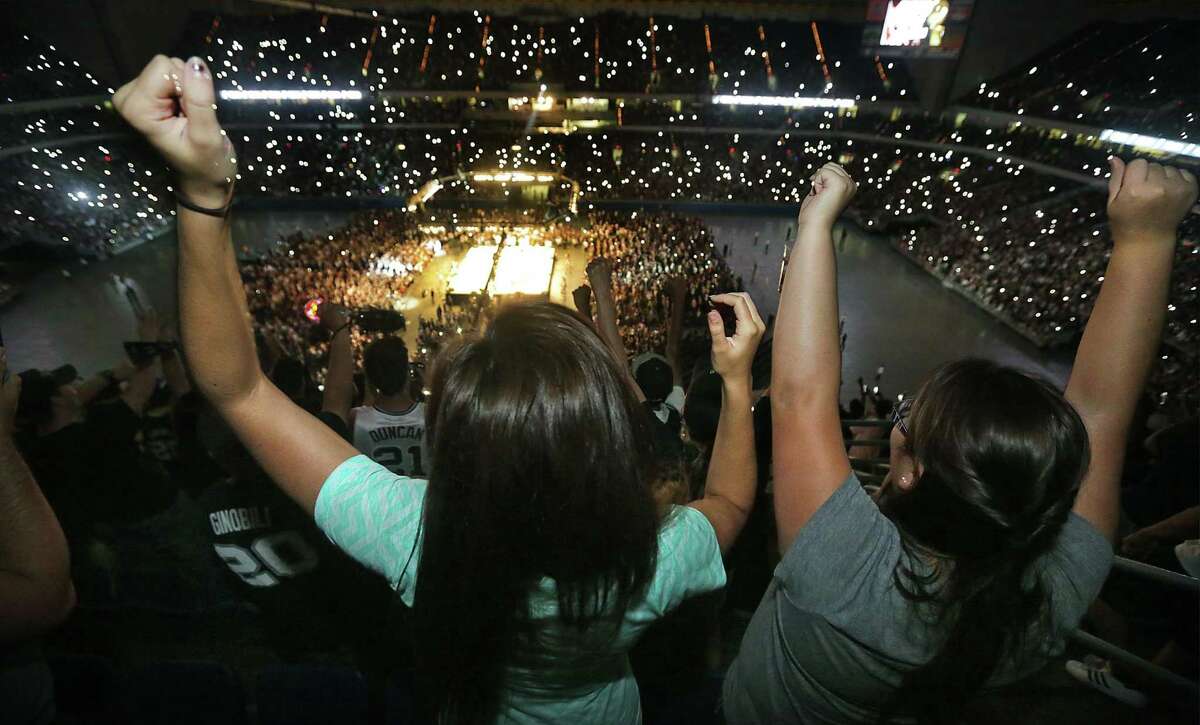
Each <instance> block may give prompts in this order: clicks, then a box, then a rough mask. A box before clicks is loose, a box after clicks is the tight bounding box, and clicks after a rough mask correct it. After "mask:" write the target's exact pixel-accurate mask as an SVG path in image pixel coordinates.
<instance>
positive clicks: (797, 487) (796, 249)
mask: <svg viewBox="0 0 1200 725" xmlns="http://www.w3.org/2000/svg"><path fill="white" fill-rule="evenodd" d="M856 190H857V185H856V184H855V183H854V181H853V180H852V179H851V178H850V176H849V175H848V174H847V173H846V172H845V171H844V170H843V169H842V167H841V166H838V165H837V164H833V163H829V164H825V165H824V166H822V167H821V168H820V169H818V170H817V172H816V173H815V174H813V177H812V189H811V190H810V191H809V194H808V196H807V197H805V199H804V202H803V203H802V204H801V206H800V218H799V220H798V222H797V224H796V241H795V244H794V245H793V247H792V251H791V257H790V261H789V263H788V274H787V276H786V278H785V280H784V284H783V291H782V292H781V293H780V297H779V312H778V315H777V317H776V318H775V336H774V338H773V344H772V356H771V425H772V431H773V432H772V440H773V444H772V450H774V456H773V465H774V474H775V523H776V527H777V529H778V536H779V551H780V553H784V552H786V551H787V550H788V547H789V546H790V545H791V543H792V539H794V538H795V536H796V532H798V531H799V530H800V527H802V526H804V524H805V523H806V522H807V521H808V520H809V518H811V517H812V515H813V514H814V513H816V511H817V509H819V508H820V507H821V504H823V503H825V500H826V499H828V498H829V497H830V495H832V494H833V492H834V491H836V490H837V488H838V486H839V485H840V484H841V483H842V482H843V481H844V480H845V479H846V476H847V475H848V474H849V473H850V462H849V460H848V459H847V458H846V449H845V446H844V445H843V443H842V425H841V421H840V419H839V417H838V410H839V407H838V387H839V384H840V379H841V367H842V355H841V349H840V340H839V330H838V301H837V262H836V260H835V259H834V252H833V236H832V230H833V224H834V222H835V221H837V218H838V215H839V214H841V212H842V209H844V208H845V207H846V204H847V203H849V201H850V199H851V197H853V196H854V192H855V191H856Z"/></svg>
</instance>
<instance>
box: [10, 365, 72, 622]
mask: <svg viewBox="0 0 1200 725" xmlns="http://www.w3.org/2000/svg"><path fill="white" fill-rule="evenodd" d="M7 366H8V360H7V355H6V354H5V351H4V348H2V347H0V645H5V644H8V643H11V642H18V641H21V640H25V639H29V638H31V637H36V636H37V635H40V634H42V633H44V632H46V631H47V630H50V629H52V628H53V627H55V626H57V625H58V624H59V623H61V622H62V621H63V620H64V619H66V617H67V614H69V613H70V611H71V609H72V607H74V606H75V587H74V585H73V584H72V583H71V562H70V555H69V553H68V551H67V540H66V538H65V537H64V536H63V532H62V527H60V526H59V525H58V519H57V518H55V516H54V511H53V510H51V508H50V504H48V503H46V499H45V497H44V496H42V490H41V488H39V487H38V484H37V481H35V480H34V479H33V473H31V472H30V470H29V466H27V465H25V461H24V459H22V458H21V454H20V453H18V452H17V446H16V444H14V443H13V439H12V434H13V417H14V416H15V415H16V411H17V401H18V400H19V399H20V396H21V378H20V377H18V376H16V375H12V376H6V375H5V372H6V370H7ZM5 378H7V379H5Z"/></svg>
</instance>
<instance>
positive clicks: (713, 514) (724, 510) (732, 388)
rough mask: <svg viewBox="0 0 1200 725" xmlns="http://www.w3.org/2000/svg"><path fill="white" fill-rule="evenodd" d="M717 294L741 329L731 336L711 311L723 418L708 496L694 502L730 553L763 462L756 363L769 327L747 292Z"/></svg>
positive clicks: (750, 506) (710, 326)
mask: <svg viewBox="0 0 1200 725" xmlns="http://www.w3.org/2000/svg"><path fill="white" fill-rule="evenodd" d="M712 299H713V301H714V302H719V303H722V304H727V305H730V306H732V307H733V311H734V314H735V315H737V329H736V330H735V332H734V335H733V337H726V336H725V323H724V322H722V320H721V315H720V313H717V312H710V313H709V315H708V331H709V334H710V335H711V336H712V361H713V367H714V368H715V369H716V371H717V373H719V374H720V375H721V417H720V418H719V419H718V421H717V438H716V440H715V441H714V442H713V452H712V460H711V462H710V463H709V465H708V478H707V479H706V481H705V484H704V497H703V498H701V499H699V500H696V501H693V502H692V503H691V504H689V505H690V506H691V507H692V508H695V509H697V510H699V511H700V512H701V513H703V514H704V515H705V516H706V517H707V518H708V520H709V522H710V523H711V524H712V526H713V529H715V530H716V532H717V543H718V544H719V545H720V547H721V552H722V553H724V552H726V551H728V550H729V547H731V546H733V544H734V542H735V541H737V537H738V534H740V533H741V531H742V527H743V526H745V525H746V519H747V518H748V517H749V516H750V511H751V510H752V509H753V508H754V493H755V488H756V483H757V481H756V479H757V477H758V467H757V465H756V461H755V454H754V413H753V412H752V410H751V403H752V394H751V391H750V385H751V383H750V366H751V365H752V364H753V363H754V351H755V350H757V349H758V343H759V341H760V340H762V336H763V333H764V332H766V330H767V326H766V325H765V324H763V321H762V318H761V317H759V314H758V310H757V309H756V308H755V306H754V301H753V300H751V299H750V295H748V294H746V293H745V292H738V293H735V294H725V295H716V296H715V297H713V298H712Z"/></svg>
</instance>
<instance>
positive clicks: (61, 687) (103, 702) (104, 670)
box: [49, 655, 121, 725]
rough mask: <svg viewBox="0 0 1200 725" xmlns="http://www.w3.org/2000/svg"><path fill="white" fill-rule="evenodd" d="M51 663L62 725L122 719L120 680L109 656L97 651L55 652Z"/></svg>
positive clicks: (95, 724) (101, 724) (99, 724)
mask: <svg viewBox="0 0 1200 725" xmlns="http://www.w3.org/2000/svg"><path fill="white" fill-rule="evenodd" d="M49 663H50V671H51V672H52V673H54V702H55V705H56V706H57V709H58V719H57V720H56V722H57V723H59V725H107V724H108V723H114V724H115V723H117V722H119V721H120V719H121V718H119V717H118V710H117V708H118V705H119V702H120V693H119V690H118V680H117V674H116V670H115V669H114V667H113V664H112V662H111V661H110V660H108V659H107V658H105V657H98V656H96V655H55V656H54V657H51V658H50V659H49Z"/></svg>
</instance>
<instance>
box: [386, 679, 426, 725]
mask: <svg viewBox="0 0 1200 725" xmlns="http://www.w3.org/2000/svg"><path fill="white" fill-rule="evenodd" d="M413 687H414V684H413V676H412V673H411V672H398V673H396V674H395V675H394V676H393V677H392V681H391V683H390V684H389V685H388V689H387V696H386V701H385V703H384V707H385V708H386V710H385V711H386V715H385V717H384V723H385V724H386V725H418V723H419V720H418V718H417V707H416V702H415V701H414V699H413ZM422 725H423V724H422Z"/></svg>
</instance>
